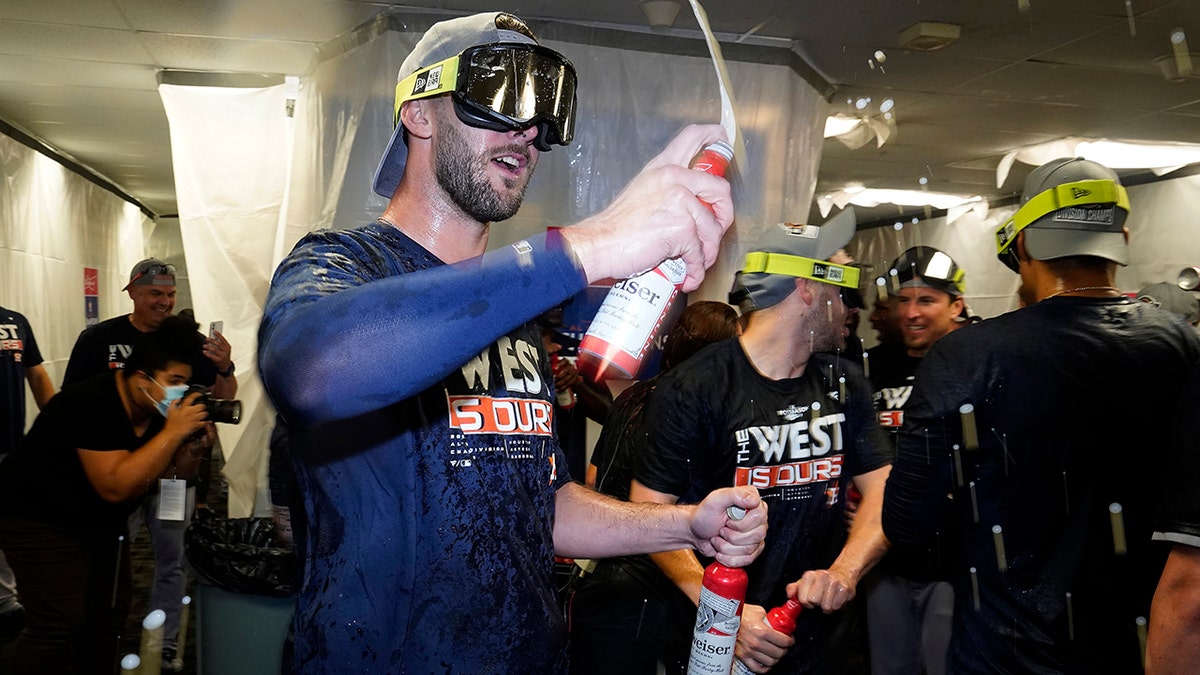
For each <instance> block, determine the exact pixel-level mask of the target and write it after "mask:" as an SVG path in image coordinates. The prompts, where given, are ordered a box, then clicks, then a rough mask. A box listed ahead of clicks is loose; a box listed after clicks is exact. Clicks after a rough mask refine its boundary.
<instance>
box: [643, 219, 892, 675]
mask: <svg viewBox="0 0 1200 675" xmlns="http://www.w3.org/2000/svg"><path fill="white" fill-rule="evenodd" d="M853 235H854V221H853V214H852V212H846V214H844V215H840V216H838V217H836V218H834V219H833V220H831V221H830V222H828V223H826V224H824V225H822V226H815V225H792V224H779V225H773V226H771V227H769V228H768V229H767V232H766V233H765V234H764V235H763V236H762V237H761V238H760V239H759V241H758V242H757V243H756V245H755V248H754V249H752V252H751V253H750V254H749V255H748V256H747V261H746V265H745V266H744V267H743V269H742V270H741V272H739V273H738V275H737V278H736V280H735V281H734V291H733V293H731V302H736V303H737V304H739V305H741V308H742V311H743V313H744V314H746V313H748V314H749V316H748V319H747V321H746V326H745V330H744V332H743V334H742V335H741V337H740V338H738V339H735V340H725V341H722V342H718V343H716V344H713V345H709V346H708V347H706V348H704V349H703V350H701V351H700V352H699V353H697V354H696V355H695V356H694V357H692V358H691V359H689V360H688V361H686V362H684V363H683V364H681V365H679V366H678V367H676V368H673V369H672V370H670V371H669V372H667V373H666V374H664V375H663V376H662V378H660V380H659V382H658V386H657V388H656V389H655V391H654V394H653V395H652V396H651V397H650V399H649V402H648V403H647V407H646V412H645V421H644V429H645V430H646V433H645V436H644V439H643V441H644V446H642V447H641V448H639V451H638V454H637V459H636V460H635V468H634V482H633V486H632V488H631V489H630V494H629V497H630V500H631V501H653V502H665V503H674V502H676V501H680V502H683V503H689V502H694V501H698V500H699V499H700V498H702V497H703V496H704V495H706V494H708V492H709V491H711V490H713V489H716V488H718V487H726V486H729V485H753V486H755V487H757V488H758V490H759V492H760V494H761V496H762V498H763V501H765V502H767V503H768V505H769V507H770V510H769V511H768V517H769V522H770V531H769V533H768V535H767V539H766V549H765V550H764V551H763V553H762V555H761V556H760V557H759V559H758V561H756V562H755V563H754V564H753V565H751V566H750V567H749V568H747V573H748V575H749V577H750V587H749V590H748V592H747V594H746V602H747V604H746V607H745V609H744V612H743V615H742V622H741V629H740V631H739V634H738V642H737V646H736V650H735V654H736V656H737V658H738V659H740V660H741V661H742V662H743V663H744V664H745V665H746V666H748V667H749V668H750V669H751V670H753V671H755V672H762V670H763V669H765V668H769V667H775V668H777V669H778V670H779V672H787V673H825V672H840V670H841V669H842V667H843V665H844V664H843V659H842V654H841V646H842V637H843V636H844V632H845V631H844V628H845V625H844V621H843V618H844V614H845V613H844V612H837V611H836V610H839V609H841V608H842V606H843V605H845V603H847V602H848V601H849V600H851V599H852V598H853V597H854V594H855V589H856V586H857V584H858V581H859V579H860V578H861V577H862V575H863V574H865V573H866V572H867V570H869V569H870V567H871V566H872V565H873V564H874V563H875V561H876V560H878V558H879V557H880V556H881V555H882V554H883V552H884V551H885V550H886V546H887V544H886V541H885V540H884V538H883V535H882V531H881V529H880V526H879V508H880V504H881V503H882V487H883V482H884V480H885V479H886V477H887V473H888V464H889V462H890V455H891V452H890V449H889V448H888V446H887V441H886V440H884V438H883V435H882V432H881V431H880V429H879V426H878V425H877V424H876V423H875V413H874V409H873V408H872V407H871V394H870V388H869V386H868V384H867V382H866V381H865V379H864V378H863V377H862V371H861V370H860V369H859V368H858V366H857V364H856V363H855V362H854V361H853V360H850V359H845V358H841V357H840V356H838V355H837V354H836V352H837V351H838V350H840V349H841V348H842V347H843V346H844V343H845V338H846V336H847V330H846V324H845V316H846V305H845V303H844V301H843V300H842V292H844V291H846V290H856V289H857V288H858V269H857V268H855V267H851V266H849V263H851V262H852V261H851V259H850V257H849V256H848V255H847V254H846V252H845V251H844V250H842V248H843V247H844V246H845V245H846V244H847V243H848V242H849V241H850V239H851V237H852V236H853ZM851 478H853V480H854V482H855V484H856V485H857V487H858V488H859V490H860V491H861V492H862V493H863V502H862V506H861V508H860V510H859V513H858V516H857V518H856V519H855V523H854V527H853V528H852V529H851V531H850V533H849V536H847V533H846V528H845V525H844V509H845V502H846V498H845V488H846V486H847V485H848V484H849V482H850V480H851ZM651 558H652V559H654V561H655V563H657V564H658V566H659V567H660V568H661V569H662V570H663V572H664V573H665V574H666V575H667V576H668V577H669V578H671V580H672V581H673V582H674V583H675V585H676V586H677V587H678V588H679V589H680V590H681V591H683V593H684V594H686V595H687V596H688V597H689V598H690V599H691V600H692V602H693V603H694V602H697V600H698V598H699V594H700V586H701V579H702V576H703V571H704V563H703V562H702V561H700V560H698V559H697V558H696V556H695V555H694V554H692V552H690V551H683V550H680V551H671V552H668V553H664V554H652V555H651ZM787 597H795V598H797V599H799V600H800V601H801V602H802V603H803V604H804V605H805V606H806V607H809V608H811V610H812V611H805V612H803V613H802V614H801V615H800V618H799V621H798V623H799V627H798V628H797V630H796V632H795V638H794V639H793V638H792V637H791V636H788V635H784V634H783V633H780V632H778V631H775V630H773V629H771V628H770V627H769V626H767V625H765V624H764V623H763V613H764V607H770V606H774V605H781V604H783V603H784V601H785V600H786V598H787Z"/></svg>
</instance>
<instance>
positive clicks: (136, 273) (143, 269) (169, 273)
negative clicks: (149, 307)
mask: <svg viewBox="0 0 1200 675" xmlns="http://www.w3.org/2000/svg"><path fill="white" fill-rule="evenodd" d="M174 285H175V266H174V265H171V264H169V263H165V262H163V261H161V260H159V259H158V258H146V259H145V260H143V261H141V262H139V263H138V264H136V265H134V266H133V269H132V270H130V271H129V283H127V284H125V288H122V289H121V290H122V291H127V290H129V288H130V287H131V286H174Z"/></svg>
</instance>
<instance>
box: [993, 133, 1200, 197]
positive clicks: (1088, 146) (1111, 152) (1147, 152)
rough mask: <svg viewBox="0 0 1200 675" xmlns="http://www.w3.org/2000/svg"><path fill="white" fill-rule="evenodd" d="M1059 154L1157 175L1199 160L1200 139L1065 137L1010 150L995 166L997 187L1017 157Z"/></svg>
mask: <svg viewBox="0 0 1200 675" xmlns="http://www.w3.org/2000/svg"><path fill="white" fill-rule="evenodd" d="M1059 157H1082V158H1084V159H1090V160H1092V161H1093V162H1099V163H1100V164H1103V165H1104V166H1107V167H1108V168H1110V169H1147V170H1149V171H1152V172H1153V173H1154V174H1155V175H1158V176H1161V175H1163V174H1168V173H1171V172H1172V171H1175V170H1176V169H1180V168H1182V167H1185V166H1187V165H1189V164H1198V163H1200V143H1143V142H1134V141H1119V140H1118V141H1114V140H1109V139H1106V138H1064V139H1061V140H1057V141H1050V142H1047V143H1040V144H1038V145H1030V146H1026V147H1024V148H1018V149H1016V150H1013V151H1011V152H1009V153H1008V154H1007V155H1005V156H1004V157H1003V158H1001V160H1000V164H999V165H998V166H997V167H996V187H997V188H999V187H1001V186H1003V185H1004V181H1005V180H1006V179H1007V178H1008V172H1009V171H1010V170H1011V169H1012V165H1013V162H1014V161H1018V160H1019V161H1020V162H1021V163H1023V164H1029V165H1031V166H1041V165H1042V164H1045V163H1046V162H1049V161H1050V160H1052V159H1057V158H1059Z"/></svg>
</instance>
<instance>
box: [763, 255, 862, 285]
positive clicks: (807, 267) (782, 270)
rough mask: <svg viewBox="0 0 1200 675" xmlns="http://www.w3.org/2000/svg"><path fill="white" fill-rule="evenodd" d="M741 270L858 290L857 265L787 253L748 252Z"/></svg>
mask: <svg viewBox="0 0 1200 675" xmlns="http://www.w3.org/2000/svg"><path fill="white" fill-rule="evenodd" d="M741 271H742V274H752V273H754V272H762V273H765V274H783V275H786V276H789V277H801V278H803V279H812V280H813V281H821V282H824V283H827V284H833V285H834V286H841V287H842V288H851V289H854V290H855V291H857V290H858V272H859V270H858V268H857V267H853V266H850V265H838V264H836V263H831V262H827V261H824V260H814V259H812V258H805V257H804V256H799V255H788V254H787V253H768V252H766V251H754V252H752V253H748V254H746V264H745V265H743V266H742V270H741Z"/></svg>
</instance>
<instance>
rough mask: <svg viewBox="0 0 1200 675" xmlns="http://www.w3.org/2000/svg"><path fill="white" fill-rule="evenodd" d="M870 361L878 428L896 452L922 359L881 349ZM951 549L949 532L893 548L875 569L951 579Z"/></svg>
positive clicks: (921, 577)
mask: <svg viewBox="0 0 1200 675" xmlns="http://www.w3.org/2000/svg"><path fill="white" fill-rule="evenodd" d="M870 361H871V388H872V389H874V391H875V409H876V411H877V413H878V415H879V426H880V427H882V428H883V430H884V433H885V434H886V435H887V438H888V440H889V441H891V443H892V448H893V449H895V447H896V439H897V437H898V435H899V434H900V428H901V427H902V426H904V409H905V407H906V406H907V405H908V402H909V401H910V400H912V393H913V381H914V380H916V379H917V367H918V366H920V365H921V357H919V356H912V355H910V354H909V353H908V350H907V349H905V348H904V347H903V346H893V345H881V346H879V347H876V348H874V349H872V350H871V351H870ZM949 545H950V542H949V540H948V539H947V533H946V532H939V533H938V535H937V536H935V537H934V538H933V539H932V540H930V541H928V542H923V543H921V544H893V545H892V548H891V549H890V550H889V551H888V552H887V555H886V556H884V558H883V560H881V561H880V562H879V565H878V566H877V567H876V569H878V570H880V571H881V572H884V573H887V574H894V575H897V576H901V577H904V578H905V579H909V580H911V581H936V580H938V579H941V578H943V577H945V576H947V575H948V571H947V570H946V567H945V555H944V553H945V552H946V550H947V549H948V548H949Z"/></svg>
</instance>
